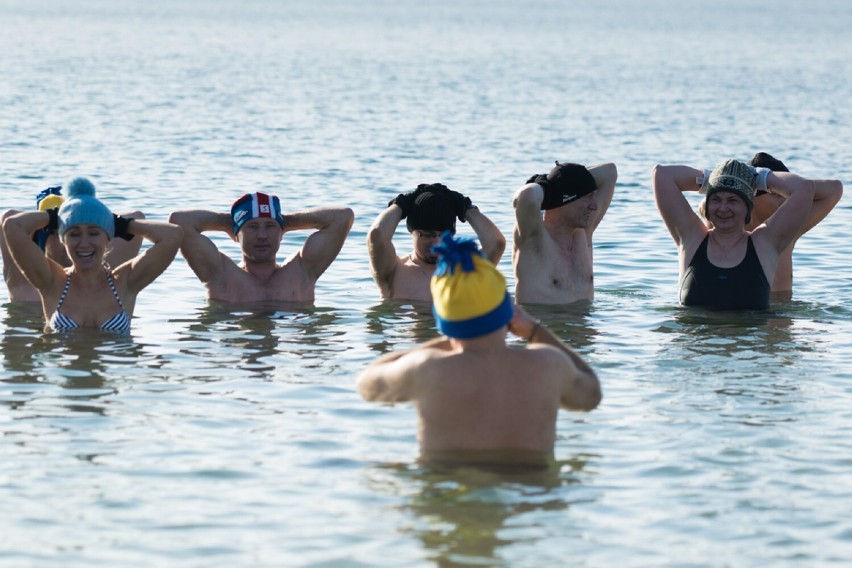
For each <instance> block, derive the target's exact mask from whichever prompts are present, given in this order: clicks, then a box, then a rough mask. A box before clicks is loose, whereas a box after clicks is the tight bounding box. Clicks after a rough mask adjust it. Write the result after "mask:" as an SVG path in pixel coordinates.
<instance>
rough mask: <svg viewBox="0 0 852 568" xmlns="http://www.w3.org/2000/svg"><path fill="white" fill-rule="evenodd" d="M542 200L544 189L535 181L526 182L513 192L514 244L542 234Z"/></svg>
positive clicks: (519, 243) (516, 244)
mask: <svg viewBox="0 0 852 568" xmlns="http://www.w3.org/2000/svg"><path fill="white" fill-rule="evenodd" d="M542 201H544V189H543V188H542V187H541V186H540V185H539V184H537V183H528V184H526V185H525V186H523V187H522V188H521V189H519V190H518V191H517V193H515V198H514V201H513V205H514V207H515V234H514V238H515V246H521V245H523V244H524V243H525V242H526V241H527V240H529V239H533V238H537V237H540V236H541V235H542V234H543V232H544V220H543V219H542V216H541V203H542Z"/></svg>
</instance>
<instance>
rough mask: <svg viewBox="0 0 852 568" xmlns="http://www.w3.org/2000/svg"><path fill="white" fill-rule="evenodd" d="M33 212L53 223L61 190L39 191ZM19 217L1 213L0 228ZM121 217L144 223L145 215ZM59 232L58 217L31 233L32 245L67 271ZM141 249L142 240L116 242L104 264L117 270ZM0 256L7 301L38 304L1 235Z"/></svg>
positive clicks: (14, 212)
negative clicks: (44, 216) (44, 213)
mask: <svg viewBox="0 0 852 568" xmlns="http://www.w3.org/2000/svg"><path fill="white" fill-rule="evenodd" d="M35 201H36V209H37V210H38V211H42V212H47V213H48V215H49V216H50V217H49V219H53V218H54V217H55V216H54V215H53V214H54V213H58V211H59V207H60V206H61V205H62V203H63V202H64V201H65V198H64V197H63V196H62V186H61V185H56V186H51V187H48V188H46V189H43V190H41V191H40V192H39V193H38V194H37V195H36V198H35ZM18 213H21V210H18V209H9V210H7V211H4V212H3V214H2V216H0V225H2V223H3V221H5V220H6V219H8V218H10V217H12V216H14V215H17V214H18ZM120 216H121V217H122V218H124V219H144V218H145V215H144V214H143V213H142V212H141V211H132V212H127V213H121V214H120ZM58 228H59V224H58V217H56V222H55V223H48V225H47V226H45V227H42V228H40V229H37V230H36V231H35V233H33V236H32V239H33V242H34V243H36V244H37V245H38V247H39V248H40V249H41V250H42V252H43V253H44V255H45V256H46V257H47V258H49V259H51V260H53V261H55V262H57V263H59V265H60V266H62V267H64V268H68V267H69V266H71V259H70V258H68V254H67V253H66V252H65V247H64V246H63V245H62V243H61V242H60V241H59V235H58V233H57V229H58ZM141 246H142V239H141V238H138V237H137V238H133V239H130V240H129V241H128V240H124V239H117V240H114V241H113V242H111V243H110V246H109V248H108V250H107V253H106V256H105V260H106V261H107V262H108V263H109V264H111V265H113V266H118V265H120V264H123V263H125V262H127V261H128V260H130V259H131V258H134V257H135V256H136V255H137V254H139V249H140V248H141ZM0 252H2V258H3V279H4V280H5V282H6V288H7V289H8V291H9V301H12V302H38V301H40V298H39V295H38V291H37V290H36V289H35V288H34V287H33V285H32V284H30V283H29V281H28V280H27V279H26V278H25V277H24V275H23V274H22V273H21V271H20V269H19V268H18V265H17V264H15V261H14V260H13V259H12V255H11V253H10V251H9V248H8V247H7V246H6V240H5V239H4V238H3V232H2V231H0Z"/></svg>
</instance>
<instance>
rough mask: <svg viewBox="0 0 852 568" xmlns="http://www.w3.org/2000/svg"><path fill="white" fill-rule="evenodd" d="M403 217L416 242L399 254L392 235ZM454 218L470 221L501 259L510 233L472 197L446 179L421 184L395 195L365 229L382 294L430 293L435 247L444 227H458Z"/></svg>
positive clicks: (414, 296) (423, 296) (493, 257)
mask: <svg viewBox="0 0 852 568" xmlns="http://www.w3.org/2000/svg"><path fill="white" fill-rule="evenodd" d="M403 219H405V221H406V227H407V229H408V232H409V233H410V234H411V239H412V240H411V245H412V246H411V252H409V253H408V254H406V255H404V256H398V255H397V252H396V249H395V248H394V246H393V237H394V234H395V233H396V229H397V226H398V225H399V223H400V222H401V221H402V220H403ZM456 219H458V220H459V221H461V222H463V223H469V224H470V227H471V228H472V229H473V231H474V233H476V236H477V237H478V238H479V240H480V241H481V242H482V248H483V250H484V252H485V255H486V256H487V257H488V259H489V260H490V261H491V262H493V263H494V264H498V263H499V262H500V258H501V257H502V256H503V251H504V250H505V249H506V238H505V237H504V236H503V233H501V232H500V230H499V229H498V228H497V226H496V225H495V224H494V223H493V222H492V221H491V220H490V219H489V218H488V217H486V216H485V214H483V213H482V212H481V211H480V210H479V208H478V207H477V206H476V205H474V204H473V203H472V202H471V200H470V197H467V196H465V195H462V194H461V193H459V192H457V191H453V190H451V189H450V188H448V187H447V186H446V185H444V184H440V183H431V184H420V185H418V186H417V188H416V189H414V190H413V191H409V192H407V193H400V194H399V195H397V196H396V197H395V198H394V199H392V200H391V201H390V203H388V207H387V209H385V210H384V211H382V212H381V213H380V214H379V216H378V217H377V218H376V220H375V222H374V223H373V225H372V227H370V231H369V232H368V233H367V250H368V252H369V254H370V272H371V273H372V275H373V280H375V282H376V284H377V285H378V287H379V291H380V293H381V295H382V298H383V299H385V300H415V301H424V302H428V301H430V300H431V299H432V297H431V294H430V292H429V279H430V278H431V277H432V273H433V272H434V271H435V262H436V261H437V256H436V255H435V253H434V252H432V250H431V249H432V246H433V245H435V244H436V243H437V242H438V239H439V238H440V236H441V233H442V232H443V231H450V232H451V233H455V232H456Z"/></svg>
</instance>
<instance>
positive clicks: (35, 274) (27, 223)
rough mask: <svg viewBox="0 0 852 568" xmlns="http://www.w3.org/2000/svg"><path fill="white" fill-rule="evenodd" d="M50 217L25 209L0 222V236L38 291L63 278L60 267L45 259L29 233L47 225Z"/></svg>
mask: <svg viewBox="0 0 852 568" xmlns="http://www.w3.org/2000/svg"><path fill="white" fill-rule="evenodd" d="M53 211H54V212H55V210H53ZM50 220H51V214H50V213H49V212H48V211H26V212H23V213H17V214H16V215H12V216H10V217H7V218H6V219H5V220H4V221H3V236H4V238H5V240H6V246H7V247H8V248H9V252H10V253H11V256H12V258H13V259H14V261H15V264H17V266H18V268H19V269H20V271H21V272H22V273H23V274H24V277H26V279H27V280H28V281H29V282H30V284H32V285H33V286H34V287H35V288H36V289H37V290H39V291H40V292H43V291H45V290H49V289H50V288H52V287H53V286H54V282H55V281H56V279H57V278H59V279H62V278H65V271H64V270H63V269H62V267H61V266H59V264H57V263H56V262H54V261H52V260H50V259H49V258H47V257H46V256H45V255H44V253H43V252H42V250H41V249H40V248H39V247H38V245H37V244H35V243H34V242H33V240H32V236H33V233H35V231H36V230H37V229H41V228H42V227H46V226H48V223H49V222H50ZM4 262H5V258H4Z"/></svg>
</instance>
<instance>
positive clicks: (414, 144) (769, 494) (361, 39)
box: [0, 0, 852, 566]
mask: <svg viewBox="0 0 852 568" xmlns="http://www.w3.org/2000/svg"><path fill="white" fill-rule="evenodd" d="M850 24H852V4H849V3H847V2H843V1H840V0H815V1H812V2H795V1H792V0H782V1H778V2H769V1H756V0H748V1H738V2H734V1H721V2H720V1H715V0H713V1H711V0H696V1H694V2H675V1H673V0H672V1H665V0H649V1H646V2H633V1H631V0H610V1H591V0H588V1H573V2H557V1H549V2H548V1H542V2H512V1H509V0H497V1H491V2H481V1H474V0H471V1H463V2H450V1H446V0H438V1H435V2H428V3H423V2H415V1H413V0H401V1H393V2H391V1H378V0H375V1H369V0H368V1H364V2H345V1H342V0H338V1H333V0H318V1H313V2H307V1H295V0H294V1H277V2H275V1H261V0H241V1H239V2H237V1H235V0H214V1H205V2H201V1H192V0H178V1H175V2H166V1H164V0H152V1H149V2H144V3H143V2H131V1H129V0H124V1H121V0H119V1H115V0H109V1H107V0H88V1H85V0H70V1H67V2H59V1H55V2H52V1H47V0H0V53H2V54H3V56H2V57H0V78H2V79H1V80H0V108H2V109H3V111H2V112H0V132H3V136H2V137H0V155H2V160H0V209H5V208H11V207H16V208H30V207H32V205H33V196H34V194H35V193H36V192H37V191H38V190H39V189H41V188H43V187H44V186H46V185H48V184H55V183H59V182H61V181H63V180H64V179H66V178H68V177H69V176H71V175H76V174H82V175H89V176H92V177H93V179H94V180H95V182H96V184H97V185H98V188H99V191H100V194H101V196H102V197H103V198H104V199H105V201H107V202H108V203H109V204H110V206H111V207H113V208H114V209H116V210H122V209H141V210H143V211H144V212H146V213H147V214H148V216H149V217H150V218H154V219H165V218H166V217H167V216H168V214H169V212H170V211H172V210H175V209H179V208H194V207H205V208H213V209H225V208H226V207H228V206H229V205H230V203H231V202H232V201H233V200H234V199H235V198H236V197H237V196H239V195H240V194H241V193H243V192H246V191H255V190H266V191H274V192H276V193H278V194H279V195H281V196H282V201H283V203H284V206H285V208H288V209H290V210H296V209H301V208H307V207H314V206H319V205H324V204H329V203H340V204H346V205H349V206H351V207H352V208H353V209H354V210H355V212H356V217H357V218H356V222H355V226H354V227H353V230H352V233H351V234H350V237H349V239H348V241H347V243H346V245H345V246H344V249H343V251H342V252H341V254H340V256H339V258H338V259H337V261H336V262H335V263H334V264H333V265H332V266H331V268H330V269H329V270H328V272H327V273H326V274H325V275H324V276H323V278H322V279H321V280H320V282H319V285H318V287H317V301H316V307H315V308H314V309H305V310H300V311H293V310H290V309H287V308H286V307H283V306H265V307H263V308H262V309H258V308H257V307H253V308H251V309H249V308H246V309H242V308H233V307H230V308H229V307H225V306H217V305H208V303H207V302H206V300H205V296H204V290H203V288H202V287H201V285H200V284H199V283H198V282H197V281H196V280H195V278H194V276H193V275H192V273H191V271H190V270H189V268H188V267H187V265H186V263H185V262H184V261H183V259H182V258H180V257H179V258H178V259H177V260H176V261H175V263H174V264H173V265H172V267H170V268H169V270H168V271H167V272H166V273H165V274H164V275H163V276H162V277H161V278H160V279H159V280H158V281H157V282H155V283H154V284H153V285H152V286H151V287H150V288H148V289H147V290H146V291H144V292H143V293H142V294H141V295H140V297H139V301H138V303H137V310H136V318H135V320H134V330H133V334H132V337H130V338H129V339H127V338H124V339H120V338H114V337H105V336H102V335H99V334H96V333H90V334H87V333H81V334H77V335H72V336H67V337H66V336H55V335H47V336H45V335H43V334H42V333H41V332H40V326H41V324H40V316H39V313H38V310H37V309H34V308H32V307H28V306H20V305H11V304H8V303H7V300H8V296H7V295H6V291H5V289H3V290H2V291H0V302H2V303H3V305H2V306H0V401H2V405H0V431H2V434H3V436H2V439H0V511H2V515H0V534H2V537H0V564H2V565H4V566H5V565H9V566H36V565H37V566H50V565H92V564H102V565H115V566H119V565H121V566H132V565H138V566H150V565H161V566H165V565H168V566H210V565H219V566H221V565H242V566H249V565H251V566H291V565H292V566H374V565H387V566H428V565H442V566H450V565H497V566H500V565H504V566H552V565H582V566H612V565H623V566H660V565H674V566H767V565H771V566H784V565H802V566H817V565H820V566H824V565H832V564H836V565H848V564H849V563H850V562H852V520H850V517H849V509H850V507H852V477H850V474H849V471H850V468H852V442H850V439H852V437H851V436H850V434H852V410H850V409H852V388H850V379H852V373H850V370H849V366H848V362H849V361H850V358H852V326H850V323H852V271H850V268H849V267H850V265H852V253H850V245H852V241H850V238H849V236H848V235H849V229H848V228H849V226H850V222H852V212H850V206H849V204H848V203H849V199H848V196H847V197H846V198H845V199H844V200H843V201H842V202H841V203H840V204H839V205H838V207H837V208H836V209H835V210H834V212H833V213H832V214H831V215H830V216H829V217H828V218H827V219H826V220H825V221H824V222H823V223H822V224H821V225H820V226H819V227H817V228H816V229H814V230H813V231H812V232H811V233H810V234H808V235H807V236H806V237H805V238H803V239H802V240H801V242H800V243H799V245H798V247H797V249H796V256H795V264H796V273H795V276H796V285H795V286H796V288H795V296H794V300H793V301H792V302H790V303H787V304H781V305H777V306H775V309H774V310H773V311H772V312H771V313H769V314H740V315H731V314H727V315H719V314H716V315H713V314H707V313H702V312H700V311H687V310H683V309H679V308H678V307H677V306H676V301H677V282H676V279H677V260H676V255H675V249H674V245H673V243H672V242H671V239H670V237H669V236H668V233H667V232H666V230H665V228H664V226H663V224H662V221H661V220H660V218H659V215H658V213H657V211H656V208H655V206H654V204H653V200H652V197H651V189H650V171H651V169H652V167H653V165H654V164H655V163H688V164H693V165H695V166H701V167H704V166H711V165H713V164H715V163H717V162H719V161H721V160H723V159H725V158H728V157H731V156H738V157H741V158H748V157H750V156H751V155H752V154H753V153H754V152H756V151H758V150H765V151H769V152H771V153H773V154H775V155H776V156H778V157H780V158H782V159H783V160H784V161H785V162H786V163H787V164H788V165H789V166H790V167H791V168H792V169H793V170H794V171H797V172H800V173H802V174H804V175H806V176H809V177H830V178H839V179H841V180H843V181H844V184H845V185H846V187H847V191H849V187H850V180H852V167H850V160H849V153H850V148H852V130H850V128H849V125H850V124H852V110H850V109H852V105H850V104H849V101H850V94H852V93H850V81H849V77H852V64H851V63H850V59H849V57H848V54H849V53H850V52H852V36H850V34H849V33H848V29H849V27H850ZM555 159H559V160H572V161H580V162H584V163H596V162H604V161H613V162H615V163H616V164H617V165H618V168H619V172H620V177H619V184H618V186H617V192H616V196H615V199H614V201H613V204H612V207H611V208H610V211H609V213H608V215H607V217H606V219H605V220H604V222H603V223H602V225H601V226H600V228H599V229H598V231H597V234H596V239H595V263H596V286H597V296H596V299H595V301H594V303H593V304H592V305H591V306H589V307H585V308H576V307H575V308H571V307H569V308H556V309H554V308H544V307H536V306H533V307H531V308H530V309H531V310H532V311H533V313H534V314H535V315H536V316H538V317H540V318H541V319H543V320H544V321H545V322H547V323H548V324H550V325H551V326H553V327H554V328H555V329H556V330H557V331H558V333H559V334H560V336H561V337H563V338H564V339H565V340H566V341H568V342H570V343H571V344H572V345H574V346H575V347H576V348H577V349H579V350H580V351H581V352H582V353H583V354H584V355H585V356H586V357H587V358H588V359H589V360H590V361H591V362H592V364H593V365H594V366H595V368H596V369H597V370H598V371H599V374H600V377H601V380H602V382H603V385H604V401H603V403H602V405H601V406H600V408H599V409H598V410H596V411H594V412H593V413H590V414H571V413H562V414H561V415H560V421H559V433H560V435H559V439H558V443H557V449H556V454H557V458H558V460H559V464H560V467H559V468H558V470H557V471H554V472H552V473H551V474H547V475H543V476H526V477H524V476H519V477H506V476H499V475H496V474H490V473H485V472H480V471H474V470H458V471H436V470H430V469H426V468H422V467H418V465H417V464H416V456H417V448H416V441H415V427H416V424H415V414H414V411H413V409H412V408H411V407H410V406H408V405H398V406H380V405H376V406H373V405H368V404H367V403H365V402H363V401H362V400H360V398H359V397H358V396H357V394H356V392H355V390H354V383H355V377H356V375H357V373H358V372H359V370H360V369H361V368H362V367H363V366H364V365H365V364H366V363H367V362H368V361H370V360H372V359H373V358H374V357H375V356H377V355H379V354H381V353H384V352H387V351H388V350H391V349H394V348H403V347H408V346H411V345H413V344H414V343H415V342H417V341H419V340H422V339H425V338H428V337H432V336H433V335H434V333H435V332H434V330H433V326H432V320H431V316H430V314H429V308H428V306H411V305H403V306H393V305H383V304H381V303H380V302H379V301H378V292H377V290H376V288H375V286H374V284H373V283H372V281H371V279H370V276H369V270H368V264H367V259H366V248H365V244H364V241H365V234H366V230H367V229H368V227H369V225H370V223H371V222H372V220H373V219H374V218H375V216H376V215H377V214H378V213H379V212H380V211H381V210H382V208H383V207H384V204H386V203H387V201H388V199H390V198H391V197H392V196H393V195H396V194H397V193H399V192H400V191H404V190H407V189H411V188H413V187H414V186H415V185H416V184H417V183H421V182H435V181H441V182H444V183H446V184H447V185H449V186H450V187H452V188H454V189H458V190H460V191H463V192H465V193H467V194H468V195H470V196H471V197H472V199H473V200H474V202H475V203H477V204H479V206H480V208H481V209H482V210H483V211H484V212H485V213H486V214H488V215H490V216H491V217H492V219H494V220H495V222H496V223H497V225H498V226H499V227H500V228H501V229H502V230H503V232H504V233H505V234H506V235H507V236H509V237H510V236H511V229H512V222H513V216H512V214H513V212H512V207H511V196H512V194H513V192H514V191H515V190H516V189H517V188H518V187H519V186H520V184H521V183H522V182H523V180H525V179H526V178H527V177H528V176H529V175H531V174H532V173H537V172H543V171H547V170H548V169H549V167H550V164H552V161H553V160H555ZM460 232H461V233H462V234H468V233H469V229H468V228H467V227H466V226H462V228H461V231H460ZM398 236H399V239H398V242H397V246H398V248H399V249H400V250H404V249H406V247H408V246H409V241H408V238H407V235H406V234H405V233H404V231H402V230H401V231H400V232H399V235H398ZM215 238H216V239H217V242H218V243H219V244H220V246H221V247H222V248H223V249H224V250H226V251H228V252H229V253H230V254H232V255H233V256H234V257H235V258H236V256H237V248H236V247H235V246H234V245H233V244H232V243H230V242H228V241H226V240H225V239H224V238H219V237H215ZM303 238H304V235H298V234H290V235H287V236H286V237H285V242H284V246H283V250H282V254H283V255H289V254H290V253H291V252H292V251H293V250H294V249H296V248H297V247H298V246H299V245H300V244H301V242H302V239H303ZM501 268H502V269H503V270H504V273H505V274H506V275H507V277H508V279H509V282H510V285H514V281H513V278H512V276H511V262H510V255H509V253H507V255H506V256H505V257H504V259H503V262H502V263H501Z"/></svg>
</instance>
